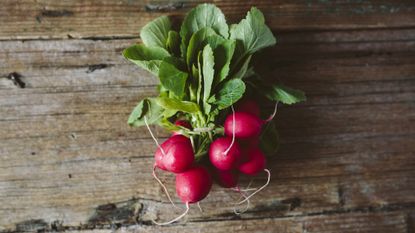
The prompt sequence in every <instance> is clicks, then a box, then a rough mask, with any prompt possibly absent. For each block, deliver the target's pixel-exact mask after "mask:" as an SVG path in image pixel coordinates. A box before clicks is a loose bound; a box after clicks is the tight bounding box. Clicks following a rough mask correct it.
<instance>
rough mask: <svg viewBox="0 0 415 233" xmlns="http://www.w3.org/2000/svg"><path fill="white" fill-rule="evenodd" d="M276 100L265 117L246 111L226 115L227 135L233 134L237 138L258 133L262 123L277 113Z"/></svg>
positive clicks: (249, 137)
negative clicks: (261, 117) (270, 111)
mask: <svg viewBox="0 0 415 233" xmlns="http://www.w3.org/2000/svg"><path fill="white" fill-rule="evenodd" d="M277 108H278V102H276V103H275V108H274V112H273V113H272V114H271V115H270V116H269V117H268V118H267V119H266V120H262V119H260V118H259V116H257V115H254V114H252V113H247V112H240V111H238V112H234V113H233V114H230V115H228V116H227V117H226V119H225V123H224V128H225V134H226V135H227V136H232V135H234V136H235V137H236V138H238V139H252V138H255V137H257V136H259V135H260V133H261V128H262V125H263V124H265V123H267V122H270V121H272V119H274V117H275V114H276V113H277Z"/></svg>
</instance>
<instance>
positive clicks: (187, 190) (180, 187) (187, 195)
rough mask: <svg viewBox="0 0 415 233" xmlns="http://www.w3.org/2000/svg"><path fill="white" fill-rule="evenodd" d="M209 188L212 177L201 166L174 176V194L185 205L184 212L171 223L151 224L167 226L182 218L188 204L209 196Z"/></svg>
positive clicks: (187, 209)
mask: <svg viewBox="0 0 415 233" xmlns="http://www.w3.org/2000/svg"><path fill="white" fill-rule="evenodd" d="M211 188H212V177H211V176H210V174H209V172H208V170H207V169H206V168H205V167H203V166H200V165H195V166H193V167H191V168H189V169H188V170H186V171H185V172H182V173H178V174H176V193H177V196H179V198H180V200H182V202H184V203H185V204H186V210H185V211H184V213H183V214H181V215H180V216H178V217H176V218H175V219H173V220H171V221H168V222H165V223H158V222H156V221H154V220H153V222H154V223H155V224H157V225H168V224H170V223H173V222H175V221H177V220H179V219H181V218H183V217H184V216H186V214H187V213H188V212H189V209H190V207H189V204H191V203H196V202H199V201H201V200H202V199H204V198H205V197H206V196H207V195H208V194H209V192H210V189H211ZM199 208H200V207H199Z"/></svg>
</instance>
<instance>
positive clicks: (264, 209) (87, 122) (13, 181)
mask: <svg viewBox="0 0 415 233" xmlns="http://www.w3.org/2000/svg"><path fill="white" fill-rule="evenodd" d="M413 32H414V31H413V30H412V29H405V30H390V31H389V30H374V31H350V32H345V31H340V32H309V33H296V32H286V33H282V34H281V41H282V42H281V44H280V46H279V47H277V48H275V49H274V50H271V51H270V52H267V53H263V54H262V55H261V56H259V57H258V58H259V60H260V61H262V62H259V63H263V67H260V68H261V69H262V70H263V71H265V72H266V73H268V74H273V75H272V76H269V78H270V79H276V77H278V78H280V79H281V80H282V81H284V82H285V83H287V84H289V85H292V86H294V87H297V88H302V89H304V90H305V91H306V92H307V93H308V96H309V100H308V101H307V102H306V103H305V104H301V105H297V106H294V107H283V108H280V110H279V112H278V117H277V123H278V126H279V129H280V134H281V138H282V141H281V149H280V151H279V152H278V155H277V156H276V157H274V158H272V159H270V168H271V170H272V174H273V175H272V183H271V185H270V186H269V187H268V188H267V189H266V190H264V192H261V193H260V194H258V195H257V196H256V197H255V198H253V199H252V205H251V208H250V210H249V211H248V212H247V213H245V214H244V215H243V216H242V218H243V219H245V218H246V219H251V218H268V217H278V219H272V220H270V221H271V222H272V223H273V224H274V225H275V224H277V223H280V222H281V227H282V228H281V229H280V230H281V232H284V230H285V229H286V231H287V232H297V230H298V224H297V223H296V222H291V218H292V217H293V216H294V217H296V218H300V219H301V218H302V216H303V217H304V216H306V217H305V218H308V217H310V219H311V217H312V215H321V214H323V215H324V213H327V212H330V211H334V212H336V211H344V212H347V211H352V212H355V211H357V210H358V209H359V208H380V209H381V210H382V208H384V207H385V208H386V207H389V206H401V205H402V206H406V205H413V203H414V202H415V199H414V195H413V193H414V190H415V186H414V184H415V182H414V181H413V179H412V178H411V177H414V174H413V171H414V167H415V161H414V156H413V155H414V153H415V152H414V149H415V148H414V146H413V145H415V137H414V135H415V126H414V125H413V124H412V123H413V121H414V118H415V115H414V112H415V111H414V109H415V105H414V102H413V99H414V97H415V96H414V93H415V92H414V87H415V85H414V82H415V69H414V66H413V61H415V57H414V53H413V52H414V43H415V42H414V39H415V38H414V33H413ZM378 37H379V38H378ZM133 41H134V40H110V41H91V40H70V41H60V40H56V41H26V42H20V41H2V42H0V74H4V75H2V76H3V77H5V76H7V74H9V73H11V72H18V73H21V74H22V75H23V77H22V80H23V81H24V82H25V83H26V84H27V85H26V87H25V88H24V89H22V88H19V87H17V86H15V85H14V84H13V83H12V82H11V80H8V79H7V78H0V88H1V91H0V119H1V120H0V196H1V198H0V226H1V227H0V230H6V229H13V228H15V227H16V224H17V225H18V226H21V227H24V226H26V225H27V223H28V222H27V221H28V220H30V219H32V220H33V219H35V220H36V219H38V220H39V221H38V223H39V224H38V225H43V226H44V225H45V224H46V225H48V226H49V225H50V224H51V223H52V222H54V221H58V220H59V221H63V222H64V224H63V225H64V226H72V227H76V226H79V225H80V224H82V225H84V226H89V227H96V226H104V227H107V226H108V228H110V227H111V226H110V225H111V221H112V223H113V224H121V225H131V224H134V223H135V220H136V217H138V221H141V222H142V223H144V225H145V224H150V223H151V222H150V221H151V219H154V218H156V219H158V220H160V221H162V220H166V219H170V218H172V217H173V216H174V215H176V214H178V213H179V212H180V210H178V211H177V212H176V211H174V212H173V211H171V206H170V205H169V204H168V203H167V202H166V198H165V196H164V194H163V193H162V190H161V188H160V187H159V186H157V185H155V182H154V180H153V178H152V177H151V174H150V172H151V171H150V170H151V164H152V162H153V159H152V153H153V151H154V150H155V145H154V143H153V142H152V141H151V138H149V134H148V132H147V131H146V130H145V129H130V128H129V127H127V125H126V124H125V119H126V118H127V116H128V114H129V111H130V110H131V108H132V107H133V106H134V104H135V103H136V101H137V99H139V98H141V97H143V96H146V95H152V94H154V93H155V92H154V85H155V84H157V80H156V79H154V78H153V77H151V76H150V75H149V74H148V73H146V72H144V71H142V70H140V69H137V68H135V67H133V65H130V64H128V63H127V62H126V61H124V60H123V58H122V57H121V56H120V55H119V54H120V51H121V50H122V48H124V47H125V46H127V45H128V44H130V43H132V42H133ZM334 42H336V43H334ZM45 48H47V49H45ZM269 56H271V57H274V58H275V59H267V58H269ZM85 64H87V65H85ZM97 64H98V65H99V64H109V66H106V67H104V68H102V69H98V70H94V71H93V72H87V71H88V69H89V68H90V66H91V65H97ZM362 64H364V65H362ZM268 65H270V67H272V68H269V67H267V66H268ZM113 77H116V78H113ZM108 82H110V83H108ZM351 122H352V123H353V124H351ZM154 129H155V130H156V134H157V135H158V136H160V138H161V139H162V138H164V137H166V136H167V135H168V134H166V132H163V131H161V130H160V129H158V128H154ZM161 177H162V178H163V179H166V183H167V185H168V187H169V190H174V181H173V177H172V176H171V175H169V174H161ZM264 181H265V180H264V177H262V176H261V177H258V178H257V179H256V180H255V181H254V183H253V185H254V186H255V187H258V186H259V185H261V184H262V183H263V182H264ZM384 181H387V182H384ZM248 183H249V179H248V178H244V179H243V182H242V185H243V186H246V185H247V184H248ZM237 198H238V195H237V194H236V193H230V192H229V191H228V190H224V189H219V188H217V187H216V188H215V189H214V190H213V192H212V194H211V195H209V197H208V198H207V199H206V200H204V201H203V202H202V207H203V209H204V211H205V212H204V213H200V212H199V211H198V210H197V208H196V207H194V206H193V207H192V210H191V212H190V215H189V217H188V221H189V222H197V223H189V225H187V226H184V227H183V228H180V229H182V230H183V231H185V232H186V231H189V230H191V229H192V228H188V226H193V225H198V224H200V223H199V222H200V221H206V220H207V219H209V220H212V219H214V223H212V225H209V226H212V227H213V226H217V225H220V224H221V223H220V222H221V221H222V220H232V222H227V221H223V223H224V224H225V225H226V224H231V225H230V226H229V228H226V227H225V228H224V229H227V231H229V230H231V229H233V227H234V226H236V225H238V223H239V220H236V221H235V220H234V219H237V218H238V217H236V216H235V215H234V214H232V205H230V204H229V205H226V206H225V205H224V204H223V203H233V202H234V201H235V200H236V199H237ZM175 200H176V201H178V200H177V199H175ZM109 203H110V204H109ZM111 203H112V204H111ZM386 210H387V208H386ZM351 214H352V215H353V216H354V214H356V213H351ZM372 214H373V213H369V214H368V216H369V217H367V216H366V217H365V216H363V217H362V216H361V215H359V214H358V213H357V215H356V216H358V217H359V218H363V219H365V220H362V221H361V222H359V221H357V220H356V219H357V218H358V217H356V216H355V217H353V216H352V217H350V218H351V219H352V220H350V221H357V222H356V224H357V225H359V224H360V225H359V226H362V225H363V223H364V222H365V221H368V222H369V221H374V222H375V223H377V221H379V223H378V224H373V225H368V226H367V227H368V228H365V229H367V231H368V232H370V231H373V232H375V230H378V231H379V232H382V231H380V229H382V226H385V229H387V230H390V231H392V230H394V231H392V232H395V231H396V232H401V231H402V228H401V227H402V226H403V225H404V224H403V223H402V222H401V219H402V215H401V214H397V215H393V214H392V215H391V216H389V213H382V214H379V215H376V214H375V215H376V217H373V218H372ZM330 215H331V214H330ZM385 216H387V217H388V218H389V217H390V219H393V220H391V222H385V221H384V220H385V218H386V217H385ZM325 217H328V218H329V219H327V221H328V222H333V224H329V225H328V226H327V228H325V229H326V231H328V232H330V231H335V230H336V229H337V228H336V227H341V226H347V227H345V230H344V231H345V232H347V230H349V229H350V230H349V231H350V232H353V231H357V230H356V226H357V225H347V224H348V223H347V221H346V220H344V221H346V222H344V224H342V219H347V218H344V216H341V217H333V218H334V219H330V216H323V217H322V218H321V221H322V222H324V221H325V219H324V218H325ZM286 219H289V220H290V221H289V222H288V223H287V222H286V221H287V220H286ZM42 221H43V223H45V224H42ZM234 221H235V222H234ZM249 221H251V220H249ZM249 221H244V222H247V224H248V226H247V229H250V228H249V227H250V226H249V224H250V223H249ZM252 221H253V222H252V224H254V225H255V223H256V224H259V223H260V221H268V220H252ZM255 221H259V222H255ZM304 221H305V220H304ZM310 221H311V223H310V224H309V225H301V226H302V227H305V226H307V227H308V228H307V229H309V231H310V232H313V231H314V232H324V230H325V229H323V226H322V225H321V224H322V222H319V221H320V218H319V217H316V218H315V219H314V218H313V220H310ZM29 223H31V224H32V225H33V222H29ZM234 223H235V224H236V225H233V224H234ZM192 224H193V225H192ZM206 224H209V223H206ZM382 224H385V225H382ZM388 224H389V225H388ZM34 225H36V224H34ZM144 225H140V227H142V228H143V229H144V230H143V231H150V232H151V231H157V230H158V229H159V228H154V227H153V226H148V227H146V226H144ZM254 225H252V226H254ZM175 227H176V226H172V228H160V229H162V230H164V229H166V231H173V232H174V231H176V228H175ZM274 227H275V226H274ZM284 227H286V228H284ZM348 228H349V229H348ZM140 229H141V228H140ZM264 229H265V230H264V231H266V228H264ZM278 229H279V228H278ZM301 229H303V228H301ZM327 229H328V230H327ZM300 232H301V231H300ZM384 232H387V231H384Z"/></svg>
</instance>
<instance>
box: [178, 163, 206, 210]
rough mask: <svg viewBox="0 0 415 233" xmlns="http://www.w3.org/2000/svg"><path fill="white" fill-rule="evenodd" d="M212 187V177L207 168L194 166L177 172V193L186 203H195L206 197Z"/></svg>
mask: <svg viewBox="0 0 415 233" xmlns="http://www.w3.org/2000/svg"><path fill="white" fill-rule="evenodd" d="M211 187H212V177H211V176H210V174H209V172H208V171H207V169H206V168H204V167H202V166H194V167H191V168H189V169H188V170H186V171H185V172H182V173H179V174H176V193H177V196H179V198H180V200H182V202H184V203H195V202H198V201H200V200H202V199H203V198H205V197H206V196H207V195H208V194H209V192H210V189H211Z"/></svg>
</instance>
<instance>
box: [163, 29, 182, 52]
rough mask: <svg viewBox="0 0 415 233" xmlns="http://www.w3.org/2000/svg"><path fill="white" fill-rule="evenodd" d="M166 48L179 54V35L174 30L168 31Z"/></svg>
mask: <svg viewBox="0 0 415 233" xmlns="http://www.w3.org/2000/svg"><path fill="white" fill-rule="evenodd" d="M166 47H167V50H168V51H169V52H170V53H171V54H174V55H176V56H178V55H179V52H180V51H179V49H180V36H179V33H178V32H176V31H169V33H168V36H167V42H166Z"/></svg>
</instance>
